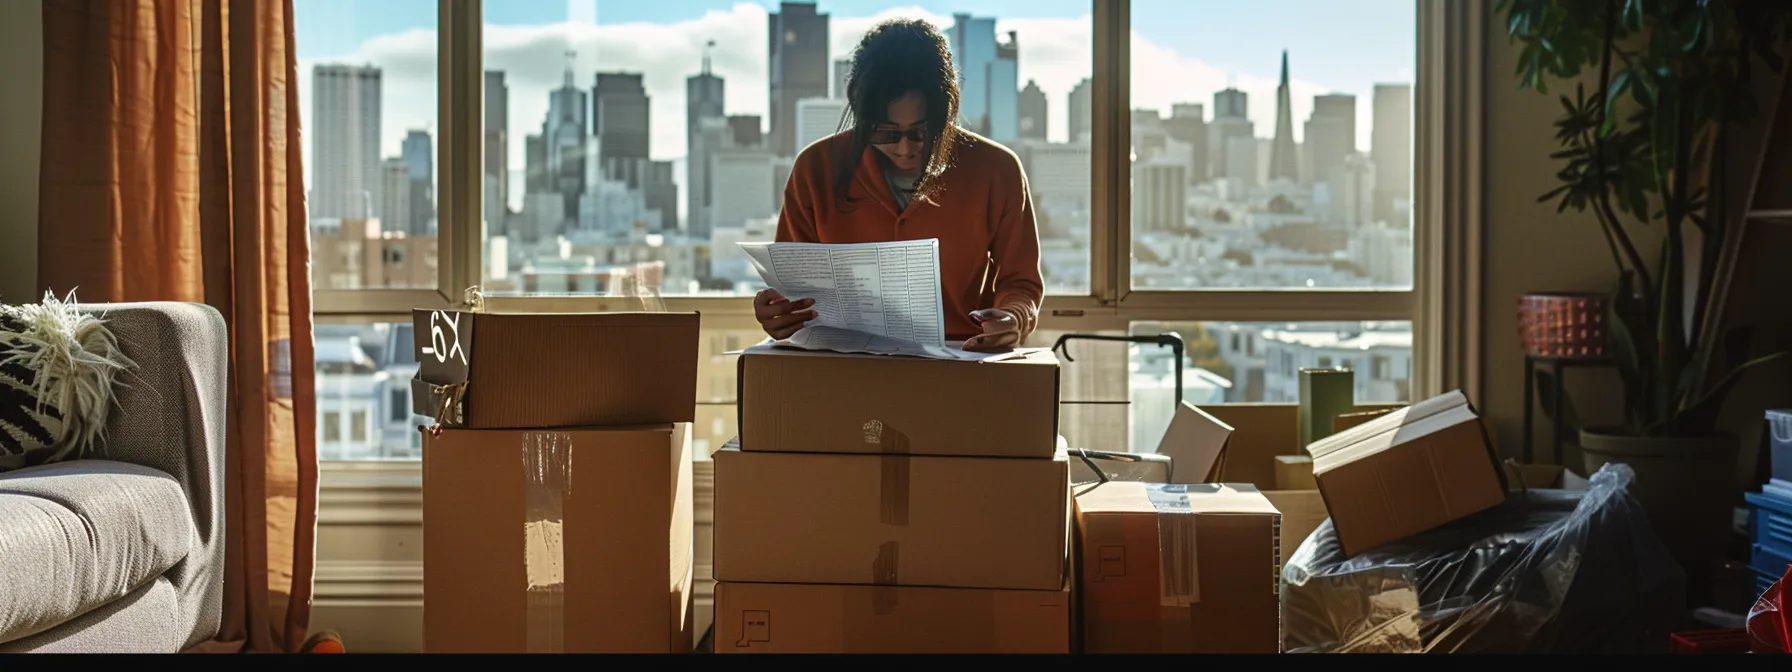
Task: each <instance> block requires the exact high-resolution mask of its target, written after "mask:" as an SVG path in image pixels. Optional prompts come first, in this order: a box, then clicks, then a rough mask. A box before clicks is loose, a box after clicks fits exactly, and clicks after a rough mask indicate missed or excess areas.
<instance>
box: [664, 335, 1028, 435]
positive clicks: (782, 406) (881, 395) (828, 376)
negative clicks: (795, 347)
mask: <svg viewBox="0 0 1792 672" xmlns="http://www.w3.org/2000/svg"><path fill="white" fill-rule="evenodd" d="M738 366H739V367H740V397H739V399H740V439H741V448H742V449H744V450H747V451H773V452H784V453H873V454H876V453H901V454H910V455H956V456H978V457H1032V458H1041V459H1050V458H1051V456H1052V454H1053V453H1054V452H1055V450H1056V447H1057V437H1058V360H1057V358H1056V357H1055V356H1053V355H1052V353H1051V351H1049V350H1042V351H1038V352H1034V353H1031V354H1029V355H1027V356H1025V357H1022V358H1016V359H1012V360H1004V361H991V362H953V361H943V360H934V359H920V358H913V357H889V356H881V355H846V354H838V353H829V352H804V351H791V350H767V349H751V350H748V351H747V352H746V353H745V354H742V355H741V356H740V360H739V364H738ZM693 398H695V397H693Z"/></svg>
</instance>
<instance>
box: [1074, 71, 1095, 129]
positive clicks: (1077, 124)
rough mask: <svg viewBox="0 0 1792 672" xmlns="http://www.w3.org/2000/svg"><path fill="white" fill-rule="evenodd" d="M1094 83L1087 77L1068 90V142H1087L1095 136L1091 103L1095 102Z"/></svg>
mask: <svg viewBox="0 0 1792 672" xmlns="http://www.w3.org/2000/svg"><path fill="white" fill-rule="evenodd" d="M1094 98H1095V83H1094V82H1092V81H1090V80H1089V78H1088V77H1084V78H1083V81H1080V82H1077V83H1076V86H1074V87H1071V89H1070V112H1069V116H1070V119H1069V120H1068V121H1069V122H1070V125H1069V127H1068V128H1069V129H1070V137H1069V138H1068V139H1069V141H1070V142H1089V140H1090V139H1091V138H1092V137H1094V135H1095V118H1094V117H1093V116H1092V114H1093V103H1094V102H1095V100H1094Z"/></svg>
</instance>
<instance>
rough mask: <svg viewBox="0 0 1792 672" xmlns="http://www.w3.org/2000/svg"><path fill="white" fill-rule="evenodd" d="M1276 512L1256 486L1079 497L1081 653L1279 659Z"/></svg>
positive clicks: (1132, 485)
mask: <svg viewBox="0 0 1792 672" xmlns="http://www.w3.org/2000/svg"><path fill="white" fill-rule="evenodd" d="M1280 522H1281V513H1280V512H1278V511H1277V510H1276V507H1275V506H1273V505H1271V504H1270V502H1269V500H1268V499H1266V498H1264V496H1263V495H1262V493H1259V492H1258V491H1257V489H1256V488H1255V487H1252V486H1250V485H1243V484H1219V483H1215V484H1204V485H1195V484H1191V485H1182V484H1163V483H1136V482H1122V481H1112V482H1108V483H1104V484H1101V485H1097V486H1092V487H1083V488H1078V490H1077V497H1076V527H1077V562H1076V565H1077V566H1078V569H1079V571H1078V573H1079V574H1080V581H1079V584H1078V585H1079V586H1080V587H1081V593H1080V594H1079V596H1078V599H1079V600H1080V601H1081V609H1082V624H1083V625H1082V630H1083V641H1082V644H1083V649H1082V650H1083V652H1084V653H1277V652H1278V651H1280V649H1281V642H1282V637H1281V614H1280V610H1281V578H1280V573H1281V564H1280V562H1279V560H1278V558H1279V555H1278V549H1277V545H1278V543H1279V541H1278V539H1279V535H1280V533H1281V530H1280V529H1279V526H1280Z"/></svg>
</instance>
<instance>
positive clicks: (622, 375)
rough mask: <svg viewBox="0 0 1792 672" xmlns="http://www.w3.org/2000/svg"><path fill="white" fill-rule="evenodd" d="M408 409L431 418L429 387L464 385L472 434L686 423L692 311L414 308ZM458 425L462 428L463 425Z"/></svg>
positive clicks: (693, 381) (694, 324)
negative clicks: (414, 366) (415, 364)
mask: <svg viewBox="0 0 1792 672" xmlns="http://www.w3.org/2000/svg"><path fill="white" fill-rule="evenodd" d="M414 321H415V322H416V328H417V343H416V355H417V359H418V362H419V369H418V372H417V376H416V377H415V378H413V379H412V380H411V388H412V393H413V394H412V398H413V400H414V401H413V406H414V408H413V410H414V411H415V412H417V413H419V414H422V415H426V416H429V417H432V418H433V417H436V416H438V415H439V414H440V413H439V411H440V408H441V405H442V395H441V394H440V393H439V391H438V390H436V389H435V387H434V386H437V385H452V384H455V383H460V382H463V381H464V382H466V388H465V393H464V395H463V397H462V407H461V409H460V410H461V414H459V415H458V416H456V415H454V414H452V413H451V414H450V415H449V417H445V418H443V424H444V425H446V426H451V427H452V426H465V427H467V428H471V429H504V428H512V429H514V428H536V427H587V426H601V425H612V426H613V425H630V424H658V423H672V422H692V421H693V420H695V419H696V413H697V410H696V404H695V402H694V401H693V400H695V399H696V398H697V354H698V353H697V334H698V326H699V316H698V314H697V313H577V314H573V313H567V314H548V313H530V314H506V313H468V312H455V311H428V310H419V311H416V314H415V316H414ZM462 420H464V422H462Z"/></svg>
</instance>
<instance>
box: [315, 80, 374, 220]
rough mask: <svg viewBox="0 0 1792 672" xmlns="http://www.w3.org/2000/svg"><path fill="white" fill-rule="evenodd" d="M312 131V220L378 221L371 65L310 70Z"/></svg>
mask: <svg viewBox="0 0 1792 672" xmlns="http://www.w3.org/2000/svg"><path fill="white" fill-rule="evenodd" d="M311 126H312V131H311V162H312V166H311V196H310V198H309V199H308V201H309V203H308V206H309V210H310V216H311V217H313V218H333V219H368V218H371V217H374V216H376V214H377V212H378V208H380V207H381V206H382V204H383V203H384V199H383V198H382V189H381V182H382V176H381V166H380V69H379V68H376V67H373V66H371V65H364V66H356V65H319V66H315V67H314V68H312V70H311ZM385 226H391V225H390V224H386V225H385Z"/></svg>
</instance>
